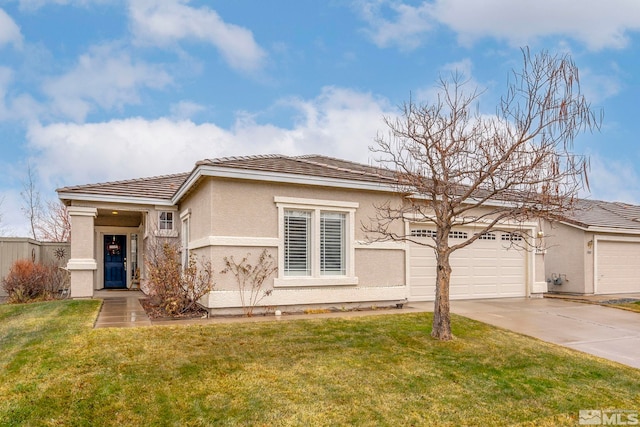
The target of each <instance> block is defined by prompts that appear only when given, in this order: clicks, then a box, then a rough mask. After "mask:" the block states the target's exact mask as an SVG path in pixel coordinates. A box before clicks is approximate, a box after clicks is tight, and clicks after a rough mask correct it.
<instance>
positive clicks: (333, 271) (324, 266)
mask: <svg viewBox="0 0 640 427" xmlns="http://www.w3.org/2000/svg"><path fill="white" fill-rule="evenodd" d="M345 224H346V215H345V214H343V213H335V212H322V213H321V214H320V274H322V275H325V276H331V275H344V274H345V273H346V272H345V262H344V261H345Z"/></svg>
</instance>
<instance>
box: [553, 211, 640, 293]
mask: <svg viewBox="0 0 640 427" xmlns="http://www.w3.org/2000/svg"><path fill="white" fill-rule="evenodd" d="M577 208H578V209H576V210H575V211H574V212H573V213H570V214H568V215H566V216H565V217H564V218H562V219H560V220H558V221H556V222H553V223H546V224H545V226H544V234H545V246H546V248H547V249H546V255H545V272H546V277H547V282H548V290H549V291H550V292H560V293H572V294H618V293H640V206H634V205H629V204H625V203H618V202H603V201H598V200H580V201H579V202H578V206H577Z"/></svg>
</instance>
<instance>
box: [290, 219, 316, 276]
mask: <svg viewBox="0 0 640 427" xmlns="http://www.w3.org/2000/svg"><path fill="white" fill-rule="evenodd" d="M310 235H311V213H309V212H304V211H285V213H284V274H285V275H289V276H309V275H311V262H310V257H309V255H310V252H311V251H310V250H309V240H310V239H311V236H310Z"/></svg>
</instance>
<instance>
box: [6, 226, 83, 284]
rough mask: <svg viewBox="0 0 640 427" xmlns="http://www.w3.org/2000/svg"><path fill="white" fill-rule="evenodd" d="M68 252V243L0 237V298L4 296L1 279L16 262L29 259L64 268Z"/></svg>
mask: <svg viewBox="0 0 640 427" xmlns="http://www.w3.org/2000/svg"><path fill="white" fill-rule="evenodd" d="M70 252H71V244H70V243H52V242H38V241H36V240H33V239H29V238H26V237H0V296H5V295H6V292H5V291H4V288H3V287H2V279H4V277H5V276H6V275H7V273H8V272H9V270H10V269H11V265H13V263H14V262H16V261H17V260H19V259H29V260H32V261H34V262H40V263H43V264H55V265H59V266H62V267H64V266H66V265H67V261H69V254H70Z"/></svg>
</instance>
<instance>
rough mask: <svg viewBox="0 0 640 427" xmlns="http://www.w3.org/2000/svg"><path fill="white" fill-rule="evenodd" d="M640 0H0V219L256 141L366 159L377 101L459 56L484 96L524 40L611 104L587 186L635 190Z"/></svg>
mask: <svg viewBox="0 0 640 427" xmlns="http://www.w3.org/2000/svg"><path fill="white" fill-rule="evenodd" d="M639 31H640V2H638V1H637V0H608V1H607V2H603V1H601V0H581V1H578V0H519V1H517V2H514V1H513V0H484V1H472V0H429V1H408V0H405V1H393V0H323V1H318V0H272V1H255V0H252V1H249V0H234V1H195V0H194V1H188V0H164V1H162V0H130V1H125V0H112V1H108V0H102V1H101V0H16V1H9V0H5V1H2V0H0V135H1V136H2V137H1V139H0V147H1V154H0V170H1V171H2V175H1V177H0V199H1V200H2V203H1V204H0V214H2V220H1V221H0V229H2V232H3V233H4V234H8V235H27V227H26V221H25V218H24V215H23V214H22V212H21V209H20V208H21V205H22V201H21V198H20V191H21V189H22V186H23V183H24V181H25V179H26V168H27V165H28V164H30V165H31V167H32V168H33V170H34V171H35V172H36V178H37V185H38V188H39V190H40V193H41V195H42V198H43V199H45V200H46V199H50V200H53V199H55V198H56V193H55V191H54V190H55V188H57V187H61V186H65V185H75V184H86V183H92V182H103V181H110V180H119V179H128V178H136V177H143V176H154V175H162V174H168V173H175V172H184V171H189V170H191V168H192V167H193V165H194V163H195V162H196V161H198V160H200V159H204V158H212V157H220V156H233V155H248V154H262V153H282V154H291V155H297V154H311V153H319V154H326V155H330V156H335V157H340V158H345V159H350V160H355V161H360V162H365V163H367V162H370V157H371V155H370V152H369V150H368V147H369V146H370V145H372V143H373V138H374V136H375V135H376V132H378V131H385V126H384V124H383V122H382V118H383V117H384V116H393V115H395V114H397V112H398V105H400V104H401V103H402V102H404V101H406V100H408V98H409V96H412V97H413V98H414V99H416V100H418V101H420V100H424V99H428V97H429V94H431V93H433V87H434V83H435V81H436V79H437V78H438V76H440V75H447V73H449V72H451V71H453V70H458V71H460V72H462V73H464V74H465V76H466V77H467V78H468V79H470V81H471V83H472V84H473V85H477V86H479V87H480V88H483V89H486V92H485V94H484V95H483V97H482V98H481V100H480V101H481V103H480V108H481V110H482V111H483V112H486V113H490V112H492V111H495V100H496V99H497V97H498V96H499V94H501V93H502V91H503V88H504V87H505V83H506V79H507V76H508V73H509V72H510V70H512V69H514V68H516V69H517V68H519V67H520V66H521V51H520V48H521V47H523V46H529V47H530V48H531V50H532V51H533V52H537V51H540V50H548V51H549V52H551V53H559V52H568V53H570V54H571V55H572V57H573V59H574V60H575V62H576V63H577V65H578V67H579V68H580V73H581V83H582V89H583V91H584V92H585V93H586V95H587V97H588V99H589V100H590V101H591V103H592V106H593V107H594V108H596V109H603V110H604V123H603V126H602V129H601V131H600V132H598V133H595V134H586V135H581V136H580V137H579V138H578V140H577V141H576V145H575V151H576V152H579V153H582V154H586V155H588V156H590V159H591V174H590V182H591V194H590V195H588V196H589V197H591V198H597V199H604V200H617V201H625V202H630V203H640V147H639V146H638V144H637V135H638V134H640V129H639V127H640V120H639V119H638V117H637V114H638V111H637V110H638V108H637V107H638V105H639V100H640V73H639V72H638V71H640V64H639V63H638V61H639V60H640V37H639V36H640V34H639Z"/></svg>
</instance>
